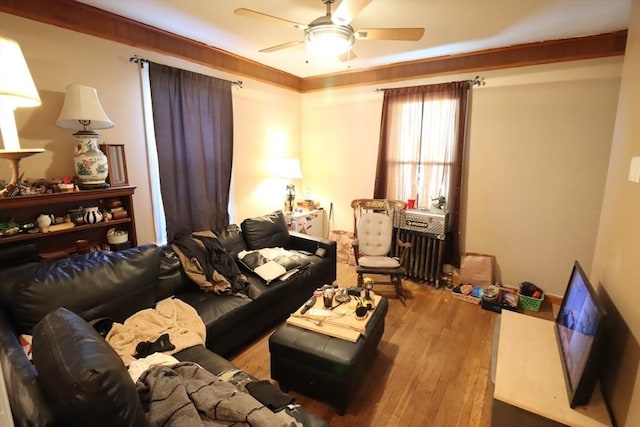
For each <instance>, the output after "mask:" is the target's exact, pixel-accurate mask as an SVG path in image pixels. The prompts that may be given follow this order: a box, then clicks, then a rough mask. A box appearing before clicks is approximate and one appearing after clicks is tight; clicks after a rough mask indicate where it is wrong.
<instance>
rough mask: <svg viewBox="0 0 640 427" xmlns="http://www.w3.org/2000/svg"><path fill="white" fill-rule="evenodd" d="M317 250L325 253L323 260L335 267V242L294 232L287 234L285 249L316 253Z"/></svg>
mask: <svg viewBox="0 0 640 427" xmlns="http://www.w3.org/2000/svg"><path fill="white" fill-rule="evenodd" d="M319 248H322V249H324V250H325V251H326V253H325V254H324V255H323V258H328V259H329V260H330V261H331V264H332V265H334V266H335V265H336V261H337V246H336V242H335V240H328V239H323V238H321V237H316V236H310V235H308V234H302V233H297V232H294V231H291V232H289V242H288V243H287V248H286V249H297V250H302V251H309V252H311V253H316V250H317V249H319Z"/></svg>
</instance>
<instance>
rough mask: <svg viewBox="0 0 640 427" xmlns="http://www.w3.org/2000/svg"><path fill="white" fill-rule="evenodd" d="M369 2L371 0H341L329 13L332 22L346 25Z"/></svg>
mask: <svg viewBox="0 0 640 427" xmlns="http://www.w3.org/2000/svg"><path fill="white" fill-rule="evenodd" d="M369 3H371V0H342V3H340V5H339V6H338V8H337V9H336V10H335V12H333V14H332V15H331V20H332V21H333V23H334V24H338V25H347V24H349V23H350V22H351V21H352V20H353V19H354V18H355V17H356V16H358V14H359V13H360V12H361V11H362V9H364V8H365V7H367V6H368V5H369Z"/></svg>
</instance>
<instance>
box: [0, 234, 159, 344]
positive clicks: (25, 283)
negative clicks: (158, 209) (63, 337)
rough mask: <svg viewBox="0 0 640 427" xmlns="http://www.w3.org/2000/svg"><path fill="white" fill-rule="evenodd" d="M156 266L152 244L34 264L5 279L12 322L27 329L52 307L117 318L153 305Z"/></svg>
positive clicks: (92, 316) (20, 329) (21, 329)
mask: <svg viewBox="0 0 640 427" xmlns="http://www.w3.org/2000/svg"><path fill="white" fill-rule="evenodd" d="M159 267H160V250H159V248H158V247H157V246H154V245H147V246H139V247H136V248H131V249H127V250H124V251H120V252H94V253H89V254H85V255H80V256H77V257H70V258H65V259H62V260H59V261H55V262H51V263H48V264H45V263H43V264H38V265H37V266H35V267H34V268H33V270H32V272H31V274H30V276H29V280H24V278H23V279H22V280H19V281H15V282H14V283H12V284H10V286H11V285H12V290H11V301H10V304H9V305H10V307H11V308H12V315H13V316H12V317H13V322H14V324H15V326H16V329H17V330H18V332H19V333H27V334H30V333H31V330H32V328H33V326H34V325H35V324H36V323H38V322H39V321H40V320H41V319H42V318H43V317H44V316H45V315H46V314H47V313H49V312H50V311H53V310H55V309H56V308H58V307H66V308H68V309H69V310H71V311H73V312H74V313H77V314H78V315H79V316H80V317H82V318H83V319H85V320H92V319H96V318H99V317H111V318H113V319H114V320H116V321H118V322H122V321H124V320H125V319H126V318H127V317H129V316H130V315H131V314H133V313H135V312H137V311H139V310H141V309H143V308H148V307H151V306H152V305H153V303H154V298H155V291H156V282H157V280H158V271H159Z"/></svg>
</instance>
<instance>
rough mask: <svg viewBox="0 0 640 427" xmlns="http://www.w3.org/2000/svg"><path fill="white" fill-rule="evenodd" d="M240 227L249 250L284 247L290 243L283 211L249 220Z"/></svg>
mask: <svg viewBox="0 0 640 427" xmlns="http://www.w3.org/2000/svg"><path fill="white" fill-rule="evenodd" d="M240 227H241V228H242V235H243V236H244V241H245V242H246V243H247V248H248V249H249V250H254V249H262V248H277V247H284V246H286V245H287V242H288V241H289V228H288V227H287V221H286V220H285V218H284V214H283V213H282V211H276V212H273V213H271V214H268V215H263V216H259V217H255V218H247V219H245V220H244V221H242V223H241V224H240Z"/></svg>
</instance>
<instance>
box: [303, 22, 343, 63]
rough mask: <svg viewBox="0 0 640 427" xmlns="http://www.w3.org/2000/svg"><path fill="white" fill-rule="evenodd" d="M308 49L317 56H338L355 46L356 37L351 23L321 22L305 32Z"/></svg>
mask: <svg viewBox="0 0 640 427" xmlns="http://www.w3.org/2000/svg"><path fill="white" fill-rule="evenodd" d="M304 38H305V42H306V43H307V49H309V51H310V52H311V53H313V54H314V55H316V56H321V57H326V56H338V55H341V54H343V53H345V52H347V51H348V50H349V49H351V46H353V42H354V40H355V37H354V35H353V28H351V26H349V25H336V24H319V25H313V26H310V27H309V28H307V29H306V30H305V32H304Z"/></svg>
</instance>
